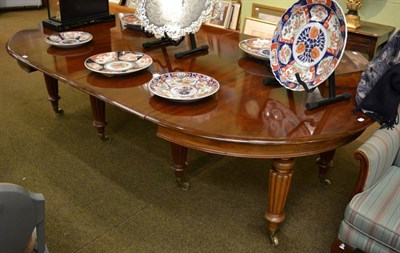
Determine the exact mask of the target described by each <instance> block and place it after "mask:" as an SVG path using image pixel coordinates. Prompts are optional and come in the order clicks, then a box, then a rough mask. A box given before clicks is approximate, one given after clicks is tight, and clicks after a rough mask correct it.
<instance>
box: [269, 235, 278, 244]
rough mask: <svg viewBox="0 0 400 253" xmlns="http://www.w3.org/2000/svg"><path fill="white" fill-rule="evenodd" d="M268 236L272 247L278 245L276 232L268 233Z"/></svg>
mask: <svg viewBox="0 0 400 253" xmlns="http://www.w3.org/2000/svg"><path fill="white" fill-rule="evenodd" d="M269 238H270V239H271V242H272V245H274V247H277V246H278V245H279V239H278V235H277V234H275V233H270V234H269Z"/></svg>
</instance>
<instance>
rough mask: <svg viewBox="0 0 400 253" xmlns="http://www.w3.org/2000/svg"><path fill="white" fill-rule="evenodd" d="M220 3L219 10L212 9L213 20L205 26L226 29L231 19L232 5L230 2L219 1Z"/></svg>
mask: <svg viewBox="0 0 400 253" xmlns="http://www.w3.org/2000/svg"><path fill="white" fill-rule="evenodd" d="M220 3H221V6H220V8H218V9H217V8H214V10H213V13H212V16H213V17H214V18H213V19H211V20H210V21H208V22H206V23H205V24H206V25H210V26H215V27H220V28H228V27H229V24H230V21H231V17H232V10H233V5H232V2H231V1H220Z"/></svg>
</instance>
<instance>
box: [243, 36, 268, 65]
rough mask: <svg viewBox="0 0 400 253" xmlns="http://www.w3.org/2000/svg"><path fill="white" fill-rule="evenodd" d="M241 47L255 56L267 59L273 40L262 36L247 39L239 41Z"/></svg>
mask: <svg viewBox="0 0 400 253" xmlns="http://www.w3.org/2000/svg"><path fill="white" fill-rule="evenodd" d="M239 48H240V49H242V50H243V51H245V52H246V53H248V54H249V55H251V56H253V57H255V58H258V59H261V60H267V59H269V55H270V49H271V40H269V39H261V38H252V39H247V40H243V41H241V42H240V43H239Z"/></svg>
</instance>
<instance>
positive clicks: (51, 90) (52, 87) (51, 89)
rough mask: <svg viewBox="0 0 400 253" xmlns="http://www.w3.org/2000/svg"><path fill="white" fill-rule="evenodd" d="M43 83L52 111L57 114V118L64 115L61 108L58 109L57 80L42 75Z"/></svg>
mask: <svg viewBox="0 0 400 253" xmlns="http://www.w3.org/2000/svg"><path fill="white" fill-rule="evenodd" d="M44 81H45V82H46V88H47V94H48V100H49V101H50V102H51V106H52V107H53V111H54V112H55V113H56V114H57V116H60V115H62V114H63V113H64V111H63V110H62V109H61V108H58V100H60V96H59V95H58V80H57V79H55V78H54V77H51V76H49V75H47V74H44Z"/></svg>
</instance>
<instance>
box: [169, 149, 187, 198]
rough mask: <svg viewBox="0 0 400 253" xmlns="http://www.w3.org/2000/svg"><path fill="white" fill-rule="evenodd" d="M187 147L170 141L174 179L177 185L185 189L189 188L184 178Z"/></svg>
mask: <svg viewBox="0 0 400 253" xmlns="http://www.w3.org/2000/svg"><path fill="white" fill-rule="evenodd" d="M187 150H188V149H187V147H184V146H181V145H178V144H175V143H172V142H171V151H172V161H173V163H172V169H173V170H174V172H175V180H176V183H177V184H178V186H179V187H180V188H181V189H182V190H184V191H187V190H189V188H190V185H189V182H188V181H187V180H186V179H185V169H186V167H187V162H186V159H187Z"/></svg>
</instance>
